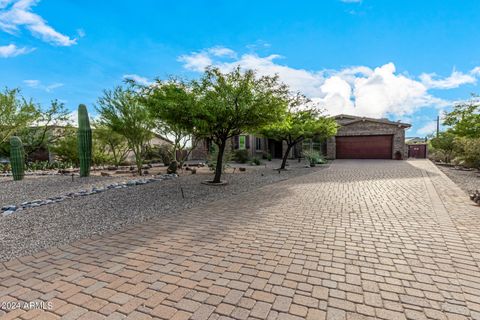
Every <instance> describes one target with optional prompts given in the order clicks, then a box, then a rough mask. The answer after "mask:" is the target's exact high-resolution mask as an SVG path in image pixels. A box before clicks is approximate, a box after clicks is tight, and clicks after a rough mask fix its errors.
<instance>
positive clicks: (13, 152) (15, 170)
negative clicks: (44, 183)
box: [10, 137, 25, 181]
mask: <svg viewBox="0 0 480 320" xmlns="http://www.w3.org/2000/svg"><path fill="white" fill-rule="evenodd" d="M10 164H11V166H12V174H13V180H15V181H17V180H22V179H23V177H24V176H25V150H24V149H23V143H22V140H20V138H19V137H11V138H10Z"/></svg>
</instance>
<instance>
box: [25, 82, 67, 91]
mask: <svg viewBox="0 0 480 320" xmlns="http://www.w3.org/2000/svg"><path fill="white" fill-rule="evenodd" d="M23 83H25V85H26V86H27V87H30V88H35V89H40V90H44V91H46V92H52V91H53V90H55V89H57V88H60V87H63V83H60V82H55V83H52V84H49V85H44V84H42V82H41V81H40V80H33V79H31V80H23Z"/></svg>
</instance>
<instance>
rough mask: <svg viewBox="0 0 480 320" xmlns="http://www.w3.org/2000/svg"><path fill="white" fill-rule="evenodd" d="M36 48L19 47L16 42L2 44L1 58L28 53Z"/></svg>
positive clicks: (0, 48) (0, 47)
mask: <svg viewBox="0 0 480 320" xmlns="http://www.w3.org/2000/svg"><path fill="white" fill-rule="evenodd" d="M33 50H35V49H34V48H31V49H29V48H25V47H23V48H19V47H17V46H16V45H14V44H9V45H6V46H0V57H1V58H11V57H16V56H19V55H22V54H27V53H30V52H32V51H33Z"/></svg>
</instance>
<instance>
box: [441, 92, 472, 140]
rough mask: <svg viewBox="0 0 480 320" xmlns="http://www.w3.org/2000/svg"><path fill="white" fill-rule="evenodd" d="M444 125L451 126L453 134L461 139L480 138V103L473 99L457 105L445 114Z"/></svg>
mask: <svg viewBox="0 0 480 320" xmlns="http://www.w3.org/2000/svg"><path fill="white" fill-rule="evenodd" d="M443 124H444V125H447V126H451V127H452V129H451V130H452V132H453V133H455V134H456V135H458V136H460V137H470V138H480V101H479V100H478V99H477V98H476V97H473V99H472V100H470V101H468V102H464V103H460V104H457V105H456V106H454V108H453V110H452V111H451V112H448V113H446V114H445V119H444V121H443Z"/></svg>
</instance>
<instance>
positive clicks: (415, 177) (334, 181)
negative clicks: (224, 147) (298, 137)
mask: <svg viewBox="0 0 480 320" xmlns="http://www.w3.org/2000/svg"><path fill="white" fill-rule="evenodd" d="M159 201H160V200H159ZM479 217H480V209H479V208H478V207H474V206H472V205H471V204H470V203H469V200H468V199H466V195H465V194H464V193H463V192H462V191H461V190H460V189H459V188H457V187H456V186H455V185H454V184H453V183H452V182H451V181H450V180H448V178H446V177H445V176H444V175H443V174H442V173H440V171H439V170H438V169H437V168H435V167H434V166H433V165H432V164H431V163H429V162H428V161H421V160H419V161H336V162H334V164H333V165H332V166H331V167H330V168H329V169H326V170H323V171H320V172H317V173H314V174H311V175H307V176H302V177H298V178H295V179H292V180H289V181H283V182H281V183H277V184H274V185H270V186H267V187H263V188H261V189H258V190H253V191H252V192H250V193H244V194H240V195H238V196H237V197H235V198H229V199H224V200H222V201H218V202H214V203H211V204H208V205H202V206H201V207H198V208H195V209H191V210H188V211H185V212H180V213H178V214H177V215H175V216H170V217H162V218H161V219H160V218H159V219H156V220H151V221H149V222H148V223H145V224H142V225H137V226H134V227H132V228H130V229H129V230H126V231H123V232H119V233H115V234H111V235H108V236H103V237H99V238H97V239H90V240H85V241H81V242H77V243H75V244H73V245H71V246H65V247H62V248H57V249H51V250H49V251H48V252H43V253H40V254H36V255H34V256H28V257H24V258H21V259H19V260H14V261H10V262H7V263H4V265H3V267H1V269H0V301H3V302H6V301H32V300H35V299H38V300H39V301H48V302H50V303H51V305H52V309H51V310H48V311H42V310H31V311H26V310H20V309H16V310H13V311H10V312H7V313H2V315H3V318H5V319H8V318H22V319H31V318H35V317H38V318H41V317H44V318H48V317H50V318H56V317H64V318H65V319H77V318H80V319H101V318H103V317H108V319H121V318H124V317H127V318H128V319H148V318H163V319H188V318H191V319H224V318H235V319H247V318H252V319H265V318H268V319H304V318H307V319H324V318H327V319H345V318H346V319H365V318H381V319H405V318H408V319H425V318H430V319H480V268H479V264H480V229H479V225H480V222H479V221H480V218H479ZM47 307H48V306H47ZM0 312H1V311H0Z"/></svg>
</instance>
